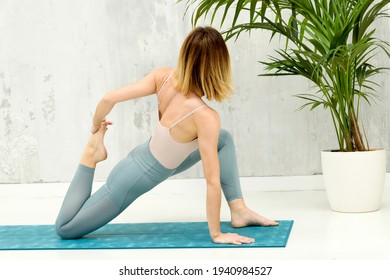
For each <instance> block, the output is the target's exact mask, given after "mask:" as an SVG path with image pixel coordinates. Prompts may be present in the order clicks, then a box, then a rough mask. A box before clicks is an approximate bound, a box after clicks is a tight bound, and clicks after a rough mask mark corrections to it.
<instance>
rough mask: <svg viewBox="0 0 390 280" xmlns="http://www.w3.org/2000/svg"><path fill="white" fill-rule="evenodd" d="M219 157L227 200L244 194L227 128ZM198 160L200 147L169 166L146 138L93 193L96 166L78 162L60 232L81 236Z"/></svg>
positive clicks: (222, 134)
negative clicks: (156, 156)
mask: <svg viewBox="0 0 390 280" xmlns="http://www.w3.org/2000/svg"><path fill="white" fill-rule="evenodd" d="M218 157H219V162H220V169H221V175H220V176H221V186H222V190H223V193H224V195H225V198H226V200H227V201H228V202H229V201H232V200H234V199H237V198H240V197H242V194H241V187H240V181H239V175H238V168H237V161H236V154H235V148H234V143H233V139H232V137H231V135H230V134H229V132H227V131H226V130H221V132H220V136H219V141H218ZM199 160H200V154H199V150H197V151H195V152H193V153H192V154H190V155H189V156H188V157H187V158H186V159H185V160H184V161H183V163H182V164H181V165H180V166H179V167H177V168H175V169H167V168H165V167H164V166H162V165H161V164H160V163H159V162H158V161H157V160H156V159H155V158H154V157H153V155H152V154H151V153H150V149H149V141H147V142H146V143H144V144H142V145H140V146H138V147H137V148H135V149H134V150H133V151H131V152H130V153H129V154H128V156H127V157H126V158H124V159H123V160H121V161H120V162H119V163H118V164H117V165H116V166H115V167H114V169H113V170H112V171H111V173H110V174H109V176H108V178H107V181H106V184H104V185H103V186H102V187H101V188H100V189H98V190H97V191H96V192H95V193H94V194H93V195H91V192H92V182H93V176H94V169H93V168H89V167H86V166H83V165H79V166H78V168H77V170H76V174H75V175H74V178H73V180H72V182H71V184H70V186H69V189H68V192H67V194H66V196H65V199H64V202H63V204H62V207H61V210H60V213H59V215H58V217H57V220H56V231H57V234H58V235H59V236H61V237H62V238H66V239H70V238H79V237H82V236H84V235H86V234H88V233H90V232H92V231H94V230H96V229H98V228H100V227H102V226H103V225H105V224H107V223H108V222H110V221H111V220H112V219H114V218H115V217H116V216H118V215H119V214H120V213H121V212H122V211H123V210H125V209H126V208H127V207H128V206H129V205H130V204H131V203H132V202H133V201H134V200H136V199H137V198H138V197H139V196H141V195H142V194H144V193H146V192H147V191H149V190H151V189H153V188H154V187H155V186H157V185H158V184H159V183H161V182H162V181H164V180H165V179H167V178H168V177H170V176H172V175H175V174H178V173H180V172H183V171H184V170H186V169H188V168H190V167H191V166H193V165H194V164H195V163H197V162H198V161H199Z"/></svg>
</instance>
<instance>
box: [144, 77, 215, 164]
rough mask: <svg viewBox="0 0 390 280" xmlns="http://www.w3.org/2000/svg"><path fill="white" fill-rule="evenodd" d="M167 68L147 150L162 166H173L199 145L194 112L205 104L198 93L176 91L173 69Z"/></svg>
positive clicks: (159, 93) (204, 107)
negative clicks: (155, 123) (157, 118)
mask: <svg viewBox="0 0 390 280" xmlns="http://www.w3.org/2000/svg"><path fill="white" fill-rule="evenodd" d="M168 71H169V72H168V74H167V75H164V76H165V78H164V80H163V82H162V85H161V87H160V89H159V90H158V93H157V95H158V117H159V120H158V124H157V127H156V129H155V131H154V133H153V135H152V138H151V141H150V149H151V152H152V154H153V155H154V156H155V157H156V159H157V160H158V161H159V162H160V163H161V164H162V165H164V166H165V167H167V168H169V169H173V168H175V167H177V166H179V165H180V164H181V163H182V161H183V160H184V159H185V158H186V157H187V156H188V155H189V154H190V153H192V152H193V151H195V150H196V149H197V148H198V143H197V130H196V126H195V124H194V120H193V115H194V114H195V113H196V112H197V111H199V110H201V109H206V108H208V107H207V105H206V104H205V103H204V102H203V100H202V99H201V98H200V97H198V96H197V95H195V94H192V93H190V94H187V95H184V94H183V93H182V92H180V91H178V90H177V89H176V88H175V80H174V79H175V78H174V77H173V75H172V73H173V70H171V69H169V70H168ZM162 72H163V73H164V72H167V70H165V71H164V70H162ZM164 74H165V73H164Z"/></svg>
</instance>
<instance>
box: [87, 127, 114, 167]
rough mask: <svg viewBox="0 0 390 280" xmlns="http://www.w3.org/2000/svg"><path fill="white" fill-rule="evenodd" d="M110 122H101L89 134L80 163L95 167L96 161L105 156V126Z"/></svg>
mask: <svg viewBox="0 0 390 280" xmlns="http://www.w3.org/2000/svg"><path fill="white" fill-rule="evenodd" d="M111 124H112V123H110V122H102V123H101V125H100V128H99V130H98V131H97V132H96V133H94V134H92V135H91V137H90V138H89V140H88V143H87V145H86V147H85V150H84V154H83V156H82V158H81V161H80V163H81V164H83V165H85V166H88V167H91V168H95V167H96V164H97V163H98V162H100V161H103V160H105V159H106V158H107V150H106V147H105V146H104V135H105V133H106V131H107V126H108V125H111Z"/></svg>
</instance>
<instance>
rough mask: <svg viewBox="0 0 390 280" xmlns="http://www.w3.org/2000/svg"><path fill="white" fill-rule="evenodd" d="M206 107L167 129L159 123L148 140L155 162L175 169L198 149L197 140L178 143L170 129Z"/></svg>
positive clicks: (190, 113) (196, 109) (195, 110)
mask: <svg viewBox="0 0 390 280" xmlns="http://www.w3.org/2000/svg"><path fill="white" fill-rule="evenodd" d="M171 75H172V73H171V74H170V75H169V76H168V78H167V79H166V80H165V81H164V83H163V85H162V86H161V88H160V90H159V92H158V93H157V96H158V95H159V94H160V93H161V91H162V89H163V87H164V86H165V84H166V83H167V82H168V80H169V78H170V77H171ZM205 106H207V105H205V104H203V105H201V106H199V107H197V108H195V109H194V110H192V111H191V112H189V113H187V114H186V115H184V116H183V117H181V118H180V119H179V120H177V121H176V122H175V123H174V124H172V125H170V126H169V127H165V126H163V125H162V124H161V122H160V121H159V122H158V124H157V127H156V129H155V130H154V133H153V135H152V138H151V139H150V143H149V147H150V151H151V153H152V155H153V156H154V157H155V158H156V159H157V161H158V162H159V163H160V164H161V165H163V166H164V167H166V168H168V169H175V168H177V167H178V166H179V165H180V164H181V163H182V162H183V161H184V160H185V159H186V158H187V157H188V156H189V155H190V154H191V153H192V152H194V151H196V149H198V139H194V140H192V141H191V142H186V143H180V142H177V141H176V140H175V139H173V138H172V136H171V133H170V129H171V128H173V127H175V126H176V125H177V124H178V123H180V122H181V121H183V120H184V119H186V118H187V117H189V116H190V115H192V114H194V113H195V112H197V111H198V110H200V109H202V108H203V107H205Z"/></svg>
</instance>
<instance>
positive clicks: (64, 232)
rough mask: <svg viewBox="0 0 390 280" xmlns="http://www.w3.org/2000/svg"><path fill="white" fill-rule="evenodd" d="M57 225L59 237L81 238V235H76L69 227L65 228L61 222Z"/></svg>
mask: <svg viewBox="0 0 390 280" xmlns="http://www.w3.org/2000/svg"><path fill="white" fill-rule="evenodd" d="M55 227H56V232H57V235H58V236H59V237H61V238H62V239H76V238H80V236H78V235H75V234H74V233H73V232H72V231H70V230H69V229H65V227H64V226H62V225H60V224H57V223H56V225H55Z"/></svg>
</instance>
